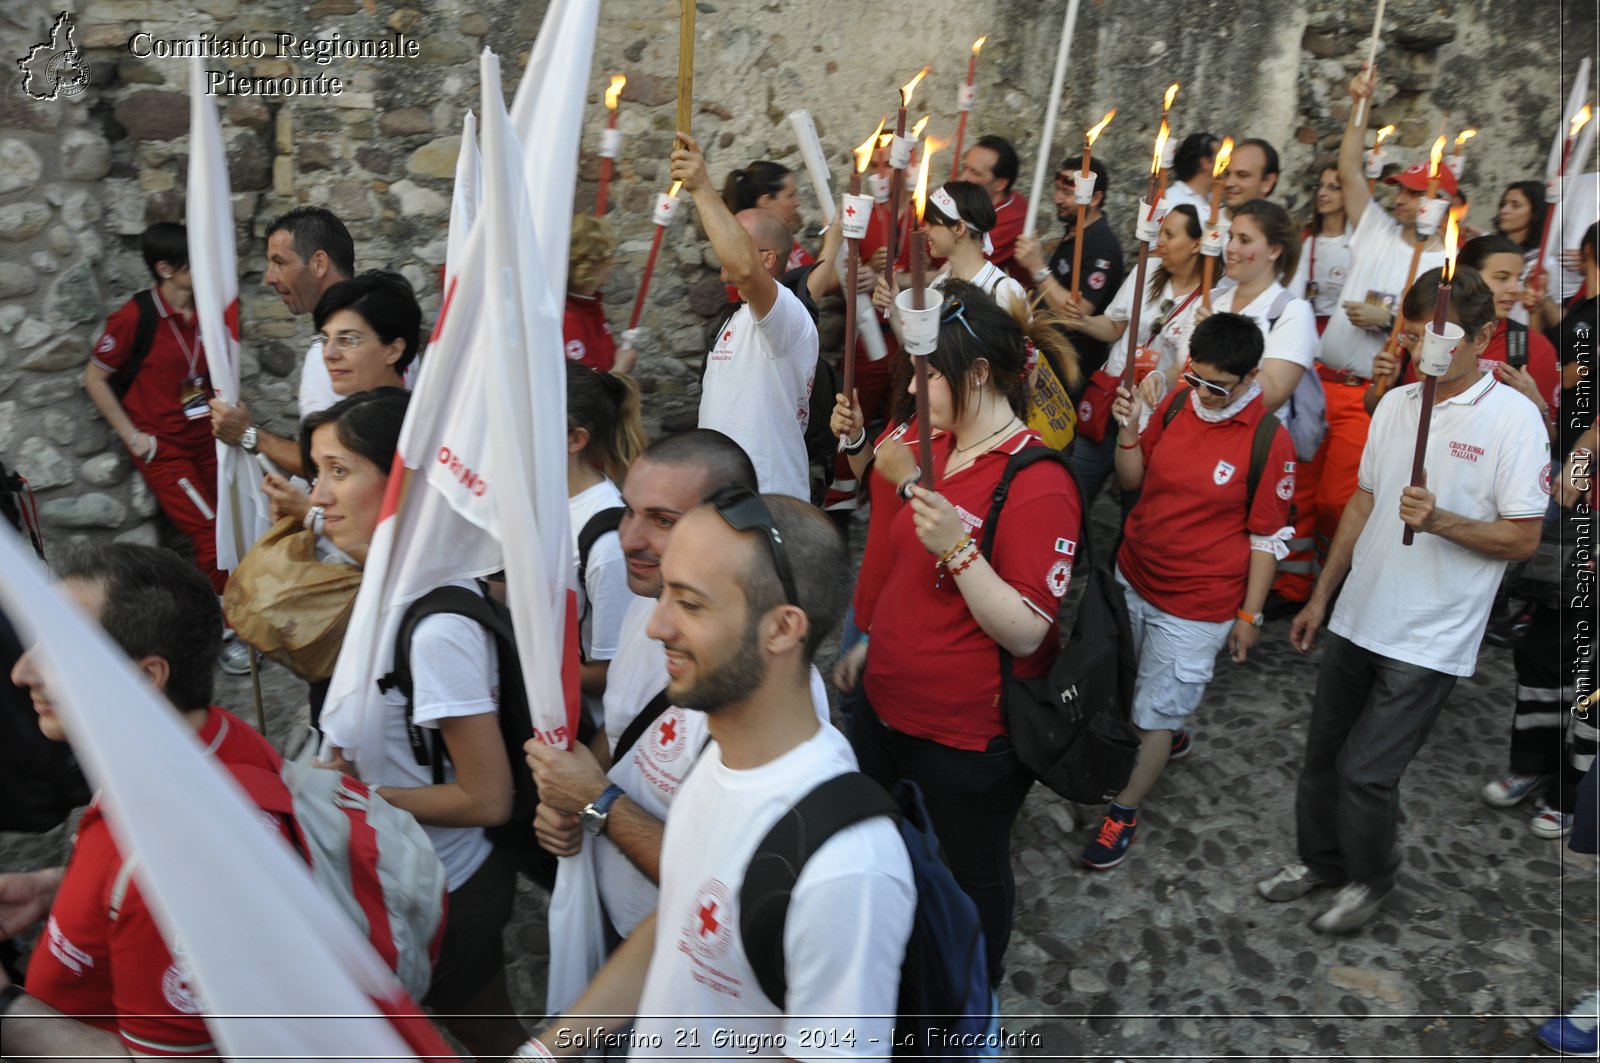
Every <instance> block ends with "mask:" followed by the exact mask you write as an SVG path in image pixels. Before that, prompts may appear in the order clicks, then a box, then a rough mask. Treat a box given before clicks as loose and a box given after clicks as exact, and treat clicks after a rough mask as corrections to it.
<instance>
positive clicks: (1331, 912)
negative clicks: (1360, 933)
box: [1311, 882, 1388, 934]
mask: <svg viewBox="0 0 1600 1063" xmlns="http://www.w3.org/2000/svg"><path fill="white" fill-rule="evenodd" d="M1387 896H1388V894H1387V893H1379V892H1378V891H1377V890H1375V889H1373V888H1372V887H1371V886H1368V885H1366V884H1365V883H1362V882H1347V883H1345V884H1344V885H1343V886H1340V887H1339V892H1338V893H1335V894H1334V895H1333V903H1332V904H1330V905H1328V910H1327V911H1325V912H1323V913H1322V914H1321V915H1319V916H1317V917H1316V918H1315V919H1313V920H1311V929H1313V930H1315V931H1317V932H1318V933H1319V934H1348V933H1350V931H1352V930H1358V929H1360V928H1361V927H1363V926H1365V925H1366V924H1367V921H1368V920H1370V919H1371V918H1372V917H1373V916H1375V915H1377V914H1378V909H1379V908H1381V907H1382V906H1383V899H1384V898H1385V897H1387Z"/></svg>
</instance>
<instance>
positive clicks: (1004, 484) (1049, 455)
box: [978, 447, 1077, 558]
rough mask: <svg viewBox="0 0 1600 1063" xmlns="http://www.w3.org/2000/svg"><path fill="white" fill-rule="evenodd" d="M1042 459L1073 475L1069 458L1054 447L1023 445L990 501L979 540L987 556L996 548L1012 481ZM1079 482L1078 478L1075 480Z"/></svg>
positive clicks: (1003, 473)
mask: <svg viewBox="0 0 1600 1063" xmlns="http://www.w3.org/2000/svg"><path fill="white" fill-rule="evenodd" d="M1041 461H1053V462H1055V463H1056V464H1058V465H1060V466H1061V467H1062V468H1063V469H1065V470H1067V475H1068V476H1071V475H1072V468H1071V466H1069V465H1068V464H1067V459H1066V458H1065V457H1063V456H1062V454H1061V452H1060V451H1059V450H1056V449H1055V448H1054V447H1023V448H1022V449H1021V450H1019V451H1017V452H1016V453H1015V454H1013V455H1011V459H1010V460H1009V461H1007V462H1006V468H1005V471H1004V472H1002V473H1001V474H1000V482H999V483H997V484H995V485H994V493H993V495H992V496H991V499H992V500H991V501H990V503H989V513H988V516H986V517H984V520H983V534H982V537H981V539H980V540H979V542H978V550H979V552H980V553H982V554H983V556H984V557H985V558H987V557H988V556H989V554H990V552H991V551H992V550H993V549H994V536H995V528H996V527H997V526H998V525H999V523H1000V510H1001V509H1002V508H1004V506H1005V504H1006V496H1007V495H1009V494H1010V493H1011V481H1012V480H1014V479H1016V476H1017V473H1019V472H1021V471H1022V470H1023V469H1026V468H1027V467H1028V466H1030V465H1033V464H1035V463H1037V462H1041ZM1073 483H1074V484H1076V483H1077V481H1076V480H1074V481H1073Z"/></svg>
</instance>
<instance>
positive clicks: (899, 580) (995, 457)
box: [857, 429, 1081, 750]
mask: <svg viewBox="0 0 1600 1063" xmlns="http://www.w3.org/2000/svg"><path fill="white" fill-rule="evenodd" d="M950 445H951V444H950V436H949V435H948V434H945V433H941V434H938V435H935V436H934V439H933V459H934V467H935V468H940V469H942V468H943V467H944V465H945V458H946V457H947V456H948V454H949V452H950ZM1041 445H1042V442H1041V440H1040V438H1039V435H1038V433H1036V432H1034V431H1033V430H1032V429H1019V430H1018V431H1017V432H1016V433H1015V434H1013V435H1012V436H1010V437H1009V438H1008V439H1007V440H1006V441H1005V442H1004V443H1002V444H1001V445H1000V446H998V447H996V448H995V449H994V450H991V451H989V452H988V453H986V454H984V455H982V456H980V457H979V458H978V459H977V461H975V462H973V463H972V464H971V465H969V466H967V467H966V468H965V469H962V470H960V471H959V472H957V473H956V474H955V475H954V476H951V477H950V478H949V479H942V478H941V479H940V480H938V481H937V482H936V487H937V488H938V490H939V492H940V493H941V494H943V495H944V497H945V498H947V499H949V500H950V503H951V504H952V505H953V506H955V507H956V511H957V512H958V513H960V515H961V519H962V520H963V521H965V522H966V524H967V530H968V531H969V533H970V534H971V535H972V537H973V538H974V539H979V538H981V535H982V531H983V523H984V521H985V520H986V519H987V518H988V515H989V507H990V506H991V504H992V503H993V495H994V488H995V485H996V484H997V483H999V482H1000V476H1001V474H1002V473H1003V472H1004V471H1005V467H1006V462H1007V461H1008V460H1009V459H1010V457H1011V455H1012V454H1014V453H1016V452H1017V451H1019V450H1021V449H1022V448H1023V447H1027V446H1041ZM880 479H881V477H880ZM1080 516H1081V511H1080V508H1079V505H1078V490H1077V487H1076V485H1075V484H1074V483H1073V482H1072V477H1071V476H1070V475H1069V474H1068V473H1067V471H1066V469H1064V468H1062V467H1061V466H1060V465H1058V464H1056V463H1055V462H1041V463H1039V464H1037V465H1033V466H1030V467H1029V468H1027V469H1025V470H1024V471H1023V472H1021V473H1019V474H1018V475H1017V478H1016V479H1015V480H1013V481H1012V483H1011V493H1010V496H1009V497H1008V498H1007V499H1006V505H1005V510H1004V513H1003V515H1002V517H1001V521H1000V530H999V532H998V533H997V534H996V536H995V543H994V550H993V553H992V556H993V564H994V568H995V570H996V571H997V572H998V573H999V575H1000V578H1001V579H1003V580H1004V581H1005V582H1006V583H1008V584H1010V585H1011V586H1012V587H1014V588H1015V589H1016V590H1017V592H1018V593H1020V594H1021V595H1022V597H1023V599H1024V600H1025V601H1027V603H1028V604H1029V605H1030V606H1031V607H1032V608H1033V609H1034V610H1035V611H1036V612H1038V613H1039V614H1040V615H1041V616H1044V617H1047V618H1048V619H1050V620H1051V621H1052V622H1054V620H1055V616H1056V608H1057V606H1058V605H1059V604H1060V601H1061V596H1062V595H1063V594H1065V593H1066V592H1067V584H1068V582H1069V581H1070V580H1071V578H1072V563H1073V560H1074V559H1075V557H1076V556H1077V552H1078V529H1079V525H1080ZM887 545H888V550H889V559H888V565H889V571H888V574H887V576H886V578H885V579H884V581H883V586H882V589H881V591H880V599H879V600H880V601H881V602H882V603H883V612H881V613H879V612H877V611H876V610H873V611H872V616H871V620H872V628H871V631H870V634H871V643H870V648H869V649H868V651H867V672H866V687H867V699H868V700H869V701H870V702H871V703H872V708H873V710H874V711H875V712H876V713H877V714H878V716H879V717H880V718H881V719H882V720H883V722H884V723H886V724H888V725H889V726H890V727H893V728H894V729H895V730H897V731H901V732H904V733H905V734H909V735H915V736H917V737H919V738H926V739H929V740H931V741H934V742H938V743H939V744H940V745H944V746H951V747H953V748H955V749H970V750H983V749H986V748H987V747H988V745H989V740H990V739H992V738H994V737H995V736H996V735H1002V734H1005V733H1006V726H1005V721H1004V719H1002V717H1001V712H1000V650H999V647H998V646H997V645H996V644H995V641H994V639H992V638H990V637H989V636H988V635H987V634H986V633H985V632H984V630H983V629H982V628H981V627H979V626H978V621H977V619H976V618H975V617H974V616H973V615H972V610H971V609H969V608H968V607H967V600H966V598H964V597H963V596H962V594H961V591H960V589H959V588H958V587H957V586H956V580H955V577H953V576H951V575H950V574H949V573H947V572H946V571H945V570H944V569H942V568H940V567H939V566H938V559H937V558H935V557H934V556H933V555H932V554H930V553H928V551H927V548H926V547H924V546H923V545H922V543H921V542H920V541H918V539H917V533H916V529H915V528H914V527H913V524H912V510H911V507H910V506H903V507H901V509H900V510H899V511H898V512H897V513H895V514H894V519H893V521H892V523H891V524H890V528H889V537H888V544H887ZM857 620H858V622H859V616H858V618H857ZM1052 630H1053V629H1052ZM1056 645H1057V640H1056V636H1055V635H1054V634H1053V633H1052V634H1050V635H1047V636H1045V639H1044V641H1043V642H1041V643H1040V644H1039V649H1038V650H1037V651H1035V652H1034V653H1033V654H1032V656H1029V657H1024V658H1019V659H1018V660H1017V661H1016V663H1015V672H1016V674H1017V675H1019V676H1037V675H1042V674H1043V673H1044V672H1045V671H1046V670H1047V669H1048V668H1049V667H1050V663H1051V661H1053V660H1054V659H1055V654H1056Z"/></svg>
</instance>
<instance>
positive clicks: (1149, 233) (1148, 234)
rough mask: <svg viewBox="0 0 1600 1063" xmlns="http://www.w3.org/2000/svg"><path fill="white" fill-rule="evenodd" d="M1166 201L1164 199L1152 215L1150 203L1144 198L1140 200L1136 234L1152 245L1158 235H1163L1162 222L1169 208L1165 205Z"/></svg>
mask: <svg viewBox="0 0 1600 1063" xmlns="http://www.w3.org/2000/svg"><path fill="white" fill-rule="evenodd" d="M1165 202H1166V201H1165V200H1163V201H1162V203H1161V204H1159V205H1157V207H1156V209H1155V213H1154V214H1153V215H1152V214H1151V212H1150V204H1148V203H1146V202H1145V201H1144V200H1142V199H1141V200H1139V225H1138V228H1137V230H1136V231H1135V235H1136V236H1137V237H1138V239H1140V240H1143V241H1144V242H1145V243H1147V244H1150V245H1152V246H1154V245H1155V242H1156V237H1158V236H1160V235H1161V223H1162V222H1163V221H1164V220H1165V219H1166V217H1167V210H1168V209H1169V208H1168V207H1167V206H1166V205H1165Z"/></svg>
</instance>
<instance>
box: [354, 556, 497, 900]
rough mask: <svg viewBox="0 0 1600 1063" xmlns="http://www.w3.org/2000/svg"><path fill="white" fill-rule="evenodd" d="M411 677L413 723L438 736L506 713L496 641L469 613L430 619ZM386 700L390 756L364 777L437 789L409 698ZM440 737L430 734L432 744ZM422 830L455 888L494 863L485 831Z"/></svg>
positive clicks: (451, 775) (415, 644) (421, 627)
mask: <svg viewBox="0 0 1600 1063" xmlns="http://www.w3.org/2000/svg"><path fill="white" fill-rule="evenodd" d="M447 586H451V587H466V588H467V589H469V590H472V591H477V590H478V585H477V584H476V583H474V582H473V581H471V580H452V581H451V582H450V583H449V584H447ZM411 678H412V691H413V695H412V703H413V709H412V718H413V719H414V720H415V721H416V723H417V725H418V726H419V727H422V728H424V729H426V730H430V731H436V730H437V729H438V727H439V721H440V720H443V719H448V718H452V717H457V716H480V715H484V714H488V713H495V712H498V711H499V709H500V662H499V659H498V657H497V656H496V654H495V647H494V639H493V637H492V636H491V635H490V634H489V632H488V630H487V629H485V628H484V627H483V626H481V625H480V624H478V623H477V622H476V621H474V620H469V619H468V618H466V617H464V616H450V615H439V616H430V617H428V618H426V619H425V620H423V621H422V622H421V623H420V624H418V625H417V628H416V631H415V632H414V633H413V634H412V637H411ZM383 701H384V705H385V707H386V710H387V711H386V713H385V715H384V721H383V755H382V757H381V758H380V759H379V762H378V763H369V762H367V761H366V760H362V761H361V762H360V763H359V765H358V767H359V768H360V769H361V780H362V781H363V782H366V783H369V784H371V785H373V786H397V787H398V786H432V785H433V765H432V763H429V764H425V765H424V764H418V763H417V759H416V757H415V756H414V755H413V754H412V752H411V740H410V737H409V736H408V734H407V732H406V701H405V697H404V696H403V695H401V693H400V692H399V691H398V690H391V691H389V692H388V693H387V694H385V695H384V698H383ZM496 734H497V736H498V732H496ZM433 737H434V736H432V735H430V736H428V738H429V743H430V747H431V743H432V740H433ZM498 741H499V739H498V737H496V742H497V743H498ZM441 744H442V743H441ZM455 777H456V769H455V764H454V763H453V762H452V761H449V760H446V761H445V768H444V778H445V781H446V782H452V781H454V780H455ZM421 827H422V829H423V831H425V832H426V833H427V835H428V840H429V841H431V842H433V851H434V852H435V853H437V854H438V856H439V862H440V863H442V864H444V870H445V874H446V875H447V876H448V878H449V883H450V889H452V890H456V889H459V888H461V886H462V884H463V883H465V882H466V881H467V879H469V878H471V877H472V876H473V873H474V872H476V871H477V870H478V867H479V866H480V865H481V864H482V863H483V862H484V861H485V860H487V859H488V858H489V852H490V849H491V845H490V842H489V839H488V838H487V837H486V836H485V835H484V833H483V828H482V827H434V826H430V825H428V824H426V823H424V824H421Z"/></svg>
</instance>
